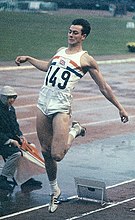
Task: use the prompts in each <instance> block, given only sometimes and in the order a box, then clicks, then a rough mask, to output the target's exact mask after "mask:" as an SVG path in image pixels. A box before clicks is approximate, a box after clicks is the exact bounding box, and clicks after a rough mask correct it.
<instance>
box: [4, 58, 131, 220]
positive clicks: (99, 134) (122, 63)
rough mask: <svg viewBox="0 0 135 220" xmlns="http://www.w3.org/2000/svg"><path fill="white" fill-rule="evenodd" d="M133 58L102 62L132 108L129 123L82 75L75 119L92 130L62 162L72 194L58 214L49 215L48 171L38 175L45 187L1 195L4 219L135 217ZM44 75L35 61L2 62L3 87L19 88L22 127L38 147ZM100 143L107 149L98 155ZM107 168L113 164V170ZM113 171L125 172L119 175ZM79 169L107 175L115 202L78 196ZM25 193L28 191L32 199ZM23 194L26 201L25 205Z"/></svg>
mask: <svg viewBox="0 0 135 220" xmlns="http://www.w3.org/2000/svg"><path fill="white" fill-rule="evenodd" d="M134 62H135V59H133V58H130V59H120V60H109V61H108V60H103V61H102V60H99V61H98V63H99V65H100V69H101V71H102V73H103V75H104V77H105V79H106V80H107V82H108V83H109V84H110V85H111V87H112V88H113V90H114V92H115V94H116V95H117V97H118V99H119V100H120V101H121V103H122V104H123V105H124V106H125V108H126V110H127V111H128V113H129V119H130V121H129V123H127V124H122V123H121V122H120V119H119V115H118V111H117V109H116V108H115V107H114V106H112V105H111V104H110V103H109V102H108V101H107V100H106V99H105V98H104V97H103V96H102V95H101V93H100V92H99V91H98V88H97V86H96V85H95V83H94V82H93V81H92V79H91V78H90V77H89V76H88V75H87V76H85V77H84V78H83V80H81V82H80V83H79V84H78V85H77V87H76V89H75V91H74V93H73V96H74V102H73V116H72V119H73V120H78V121H80V122H81V124H82V125H84V126H86V128H87V135H86V137H85V138H78V139H76V140H75V142H74V144H73V147H72V149H71V151H69V153H68V155H67V157H66V158H65V159H64V160H63V161H62V162H61V164H62V165H60V172H61V173H59V178H60V182H61V188H62V190H63V195H64V197H71V198H72V199H71V200H70V201H69V202H67V203H62V204H60V206H59V209H58V210H57V212H56V213H54V214H49V213H48V212H47V206H48V201H49V196H48V193H49V189H48V186H47V185H48V182H47V178H46V176H45V177H44V176H41V177H38V178H39V179H40V180H42V181H43V187H42V189H40V190H35V191H32V192H30V193H26V194H25V193H22V192H21V191H20V189H19V187H16V188H15V190H14V192H13V194H12V195H10V196H11V197H10V201H9V199H7V198H6V199H5V200H4V199H3V200H4V201H3V200H2V201H1V200H0V205H1V206H0V210H1V213H0V214H1V217H0V219H17V220H19V219H47V220H49V219H55V220H57V219H58V220H59V219H70V220H71V219H85V220H86V219H90V220H91V219H96V220H98V219H100V220H101V219H102V220H108V219H109V220H111V219H118V220H121V219H122V220H130V219H135V214H134V207H135V193H134V185H135V179H134V178H135V172H134V166H132V165H133V162H134V151H135V146H134V144H135V135H134V127H135V100H134V90H135V89H134V83H135V75H134V64H135V63H134ZM43 79H44V73H43V72H40V71H38V70H36V69H35V68H33V67H32V66H26V65H24V66H21V67H16V66H15V65H12V66H8V67H7V66H0V87H2V86H3V85H10V86H13V87H15V88H16V90H17V92H18V99H17V100H16V103H15V107H16V111H17V115H18V120H19V123H20V126H21V129H22V131H23V133H24V135H25V136H26V137H27V139H28V140H29V141H32V142H34V143H35V144H36V145H37V146H38V147H39V148H40V146H39V142H38V139H37V135H36V129H35V119H36V103H37V98H38V92H39V89H40V87H41V85H42V83H43ZM95 147H96V148H95ZM101 148H102V151H103V153H102V155H101V157H100V158H99V155H98V154H99V152H100V150H101ZM78 149H79V150H78ZM118 149H119V150H118ZM88 151H90V155H89V157H88ZM78 152H80V153H78ZM81 153H82V154H81ZM80 154H81V155H80ZM76 155H77V156H76ZM108 155H109V156H108ZM117 156H119V159H118V160H116V158H117ZM87 157H88V158H87ZM108 157H110V159H109V160H110V163H111V164H110V163H109V162H108V161H109V160H108ZM129 157H130V158H129ZM71 159H72V161H71ZM87 159H88V160H87ZM95 160H97V163H96V165H95ZM87 161H88V162H87ZM1 163H2V161H1ZM71 163H72V165H71ZM105 163H106V164H105ZM98 164H99V167H100V169H101V167H102V170H101V171H102V172H101V171H100V170H99V171H98V169H97V167H98ZM89 166H90V167H89ZM96 166H97V167H96ZM95 167H96V168H95ZM99 167H98V168H99ZM106 167H109V168H110V172H108V171H107V170H106ZM70 168H72V172H70V170H71V169H70ZM88 168H89V169H88ZM111 169H112V170H111ZM114 170H116V171H117V170H120V171H121V172H117V173H115V175H114V174H113V171H114ZM122 172H123V174H121V173H122ZM101 173H102V175H101ZM77 174H78V175H81V176H83V175H84V176H87V177H88V178H92V179H93V178H95V179H98V177H99V179H101V178H103V180H105V182H106V185H107V187H106V188H107V197H108V198H109V201H111V202H110V203H108V204H106V205H105V206H104V207H102V206H101V205H100V204H93V203H90V202H84V201H83V202H82V201H80V200H79V201H78V200H77V199H76V189H75V187H74V185H73V178H74V176H75V175H77ZM100 175H101V176H100ZM103 175H104V177H103ZM26 195H27V196H28V195H29V200H28V198H27V199H26V197H27V196H26ZM1 198H2V197H1ZM18 198H19V199H21V200H20V201H22V202H20V205H19V204H18ZM33 198H34V200H33ZM24 203H25V204H24ZM8 206H9V207H10V208H9V207H8ZM3 209H4V210H3Z"/></svg>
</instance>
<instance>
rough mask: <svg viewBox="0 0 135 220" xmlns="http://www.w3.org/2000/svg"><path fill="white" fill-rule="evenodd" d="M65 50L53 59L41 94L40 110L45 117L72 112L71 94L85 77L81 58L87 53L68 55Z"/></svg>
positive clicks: (39, 100)
mask: <svg viewBox="0 0 135 220" xmlns="http://www.w3.org/2000/svg"><path fill="white" fill-rule="evenodd" d="M66 49H67V48H63V49H61V50H60V51H58V52H57V53H56V55H55V56H54V57H53V59H52V62H51V65H50V67H49V69H48V71H47V73H46V76H45V80H44V84H43V86H42V88H41V90H40V93H39V99H38V104H37V106H38V108H39V109H40V110H41V111H42V112H43V113H44V114H45V115H52V114H56V113H58V112H66V113H68V114H70V112H71V102H72V95H71V92H72V90H73V89H74V87H75V84H76V83H77V82H78V81H79V80H80V78H82V77H83V76H84V73H83V72H82V69H81V65H80V58H81V56H82V55H83V54H84V53H86V51H81V52H78V53H76V54H66Z"/></svg>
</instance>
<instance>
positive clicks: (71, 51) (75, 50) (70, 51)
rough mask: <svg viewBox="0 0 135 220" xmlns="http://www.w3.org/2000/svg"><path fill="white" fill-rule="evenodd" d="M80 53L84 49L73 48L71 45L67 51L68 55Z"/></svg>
mask: <svg viewBox="0 0 135 220" xmlns="http://www.w3.org/2000/svg"><path fill="white" fill-rule="evenodd" d="M80 51H82V47H80V46H78V47H77V46H75V47H74V46H73V45H72V46H71V45H69V46H68V48H67V49H66V53H67V54H74V53H78V52H80Z"/></svg>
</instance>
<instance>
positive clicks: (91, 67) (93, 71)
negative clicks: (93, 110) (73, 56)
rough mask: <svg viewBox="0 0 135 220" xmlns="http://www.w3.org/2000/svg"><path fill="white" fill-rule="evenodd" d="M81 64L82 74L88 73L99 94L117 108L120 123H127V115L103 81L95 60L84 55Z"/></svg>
mask: <svg viewBox="0 0 135 220" xmlns="http://www.w3.org/2000/svg"><path fill="white" fill-rule="evenodd" d="M81 64H82V68H83V70H84V73H86V72H89V74H90V76H91V77H92V79H93V80H94V81H95V83H96V84H97V85H98V87H99V90H100V91H101V93H102V94H103V95H104V96H105V97H106V99H108V100H109V101H110V102H111V103H112V104H113V105H115V106H116V107H117V108H118V110H119V114H120V118H121V121H122V122H123V123H125V122H127V121H128V114H127V112H126V110H125V109H124V108H123V106H122V105H121V104H120V102H119V101H118V100H117V98H116V96H115V95H114V93H113V91H112V88H111V87H110V85H109V84H108V83H107V82H106V81H105V79H104V77H103V75H102V73H101V72H100V70H99V67H98V65H97V62H96V61H95V59H94V58H93V57H91V56H89V55H88V54H86V55H85V56H83V58H82V59H81Z"/></svg>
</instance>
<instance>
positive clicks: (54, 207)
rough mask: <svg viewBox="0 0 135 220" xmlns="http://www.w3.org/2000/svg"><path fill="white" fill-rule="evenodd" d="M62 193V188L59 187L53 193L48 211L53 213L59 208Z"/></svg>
mask: <svg viewBox="0 0 135 220" xmlns="http://www.w3.org/2000/svg"><path fill="white" fill-rule="evenodd" d="M60 195H61V191H60V189H58V191H57V192H55V193H54V194H52V195H51V202H50V204H49V207H48V211H49V212H51V213H53V212H55V211H56V210H57V208H58V199H59V197H60Z"/></svg>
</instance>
